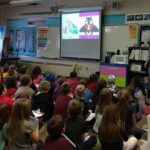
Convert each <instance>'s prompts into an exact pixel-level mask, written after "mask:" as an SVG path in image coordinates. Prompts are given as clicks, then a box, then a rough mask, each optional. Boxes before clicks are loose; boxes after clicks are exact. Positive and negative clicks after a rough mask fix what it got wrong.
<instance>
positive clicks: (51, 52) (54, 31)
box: [36, 27, 60, 58]
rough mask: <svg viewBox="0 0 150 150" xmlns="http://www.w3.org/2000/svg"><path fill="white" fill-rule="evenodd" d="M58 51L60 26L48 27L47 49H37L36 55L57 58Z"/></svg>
mask: <svg viewBox="0 0 150 150" xmlns="http://www.w3.org/2000/svg"><path fill="white" fill-rule="evenodd" d="M59 53H60V28H59V27H48V45H47V50H38V51H37V54H36V56H37V57H45V58H59Z"/></svg>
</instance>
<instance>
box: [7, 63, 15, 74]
mask: <svg viewBox="0 0 150 150" xmlns="http://www.w3.org/2000/svg"><path fill="white" fill-rule="evenodd" d="M8 73H9V76H13V75H14V74H15V73H16V66H15V65H14V64H12V65H10V66H9V70H8Z"/></svg>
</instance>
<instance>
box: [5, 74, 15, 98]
mask: <svg viewBox="0 0 150 150" xmlns="http://www.w3.org/2000/svg"><path fill="white" fill-rule="evenodd" d="M5 84H6V88H7V96H9V97H12V98H13V96H14V94H15V93H16V91H17V77H15V76H10V77H8V78H7V79H6V82H5Z"/></svg>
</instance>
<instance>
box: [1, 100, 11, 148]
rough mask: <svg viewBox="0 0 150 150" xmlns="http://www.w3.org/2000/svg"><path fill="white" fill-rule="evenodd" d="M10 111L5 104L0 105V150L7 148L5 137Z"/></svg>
mask: <svg viewBox="0 0 150 150" xmlns="http://www.w3.org/2000/svg"><path fill="white" fill-rule="evenodd" d="M8 115H9V111H8V107H7V105H6V104H5V103H0V150H3V149H4V147H5V140H4V138H5V135H6V132H5V131H6V122H7V119H8Z"/></svg>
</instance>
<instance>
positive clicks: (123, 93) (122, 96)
mask: <svg viewBox="0 0 150 150" xmlns="http://www.w3.org/2000/svg"><path fill="white" fill-rule="evenodd" d="M117 95H118V96H117V98H118V101H119V102H118V103H119V104H120V106H125V105H126V104H127V103H128V101H129V99H130V92H129V91H128V89H121V90H120V91H119V92H118V94H117Z"/></svg>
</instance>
